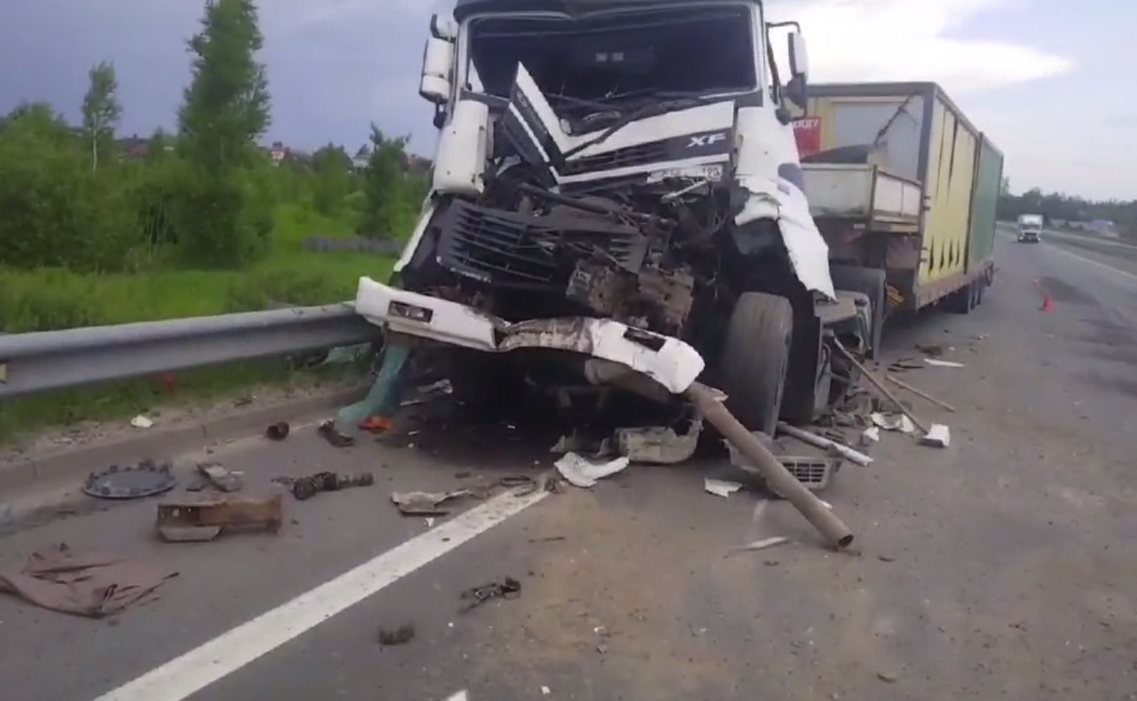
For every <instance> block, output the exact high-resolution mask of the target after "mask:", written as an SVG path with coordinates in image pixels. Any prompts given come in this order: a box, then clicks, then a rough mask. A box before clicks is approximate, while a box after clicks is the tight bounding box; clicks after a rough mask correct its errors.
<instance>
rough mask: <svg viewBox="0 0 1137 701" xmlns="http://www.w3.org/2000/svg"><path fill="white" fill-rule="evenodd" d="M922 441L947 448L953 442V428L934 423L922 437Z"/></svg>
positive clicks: (922, 442)
mask: <svg viewBox="0 0 1137 701" xmlns="http://www.w3.org/2000/svg"><path fill="white" fill-rule="evenodd" d="M920 443H921V444H923V445H930V446H932V447H934V448H946V447H948V444H949V443H951V429H949V428H948V427H947V426H945V425H944V424H932V427H931V428H929V429H928V434H927V435H926V436H924V437H923V438H921V439H920Z"/></svg>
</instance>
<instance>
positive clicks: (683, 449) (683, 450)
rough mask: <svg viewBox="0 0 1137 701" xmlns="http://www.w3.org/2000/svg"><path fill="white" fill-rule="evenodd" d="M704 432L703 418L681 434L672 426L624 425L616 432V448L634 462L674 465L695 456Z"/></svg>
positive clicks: (614, 437)
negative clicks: (625, 426) (640, 426)
mask: <svg viewBox="0 0 1137 701" xmlns="http://www.w3.org/2000/svg"><path fill="white" fill-rule="evenodd" d="M702 432H703V420H702V418H696V419H695V420H694V421H692V422H691V425H690V427H689V428H688V429H687V432H686V433H684V434H682V435H680V434H678V433H676V431H675V429H674V428H671V427H670V426H645V427H642V428H621V429H617V430H616V432H615V434H614V435H613V440H614V443H615V447H616V452H617V453H618V454H619V455H623V456H624V457H626V458H628V460H629V461H630V462H634V463H648V464H652V465H674V464H676V463H681V462H685V461H687V460H690V459H691V456H692V455H694V454H695V448H696V447H697V446H698V445H699V436H700V435H701V434H702Z"/></svg>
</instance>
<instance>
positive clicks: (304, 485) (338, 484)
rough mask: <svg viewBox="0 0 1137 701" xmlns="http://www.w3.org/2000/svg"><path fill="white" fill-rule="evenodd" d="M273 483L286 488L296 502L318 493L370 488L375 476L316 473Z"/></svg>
mask: <svg viewBox="0 0 1137 701" xmlns="http://www.w3.org/2000/svg"><path fill="white" fill-rule="evenodd" d="M273 482H275V483H277V484H280V485H283V486H285V487H288V489H289V491H291V492H292V496H293V497H295V498H296V500H297V501H306V500H308V499H311V498H312V497H314V496H316V495H317V494H319V493H320V492H338V491H340V490H341V489H348V488H350V487H370V486H371V485H373V484H375V475H373V474H371V473H370V472H362V473H360V474H358V475H349V476H344V475H340V474H337V473H335V472H317V473H316V474H314V475H308V476H307V477H277V478H275V479H274V480H273Z"/></svg>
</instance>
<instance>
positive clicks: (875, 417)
mask: <svg viewBox="0 0 1137 701" xmlns="http://www.w3.org/2000/svg"><path fill="white" fill-rule="evenodd" d="M869 419H871V420H872V422H873V425H874V426H876V427H877V428H883V429H884V430H885V431H899V432H900V433H914V432H915V431H916V425H915V424H914V423H912V420H911V419H909V418H908V417H907V416H905V415H904V414H884V413H882V412H879V411H875V412H873V413H872V414H870V415H869Z"/></svg>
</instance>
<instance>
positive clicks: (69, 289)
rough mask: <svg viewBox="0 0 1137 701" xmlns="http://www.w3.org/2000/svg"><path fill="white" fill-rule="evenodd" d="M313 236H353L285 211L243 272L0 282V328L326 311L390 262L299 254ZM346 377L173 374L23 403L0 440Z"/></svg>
mask: <svg viewBox="0 0 1137 701" xmlns="http://www.w3.org/2000/svg"><path fill="white" fill-rule="evenodd" d="M312 235H318V236H327V237H333V238H342V237H348V236H351V235H352V226H351V224H350V222H349V221H347V218H346V217H344V218H343V219H331V218H327V217H322V216H320V215H318V214H314V213H311V212H307V211H305V210H303V209H300V208H298V207H291V206H285V207H281V208H280V210H279V211H278V212H277V217H276V226H275V230H274V239H273V249H272V252H271V254H270V255H269V256H268V257H267V258H266V259H265V260H263V261H261V262H260V263H259V264H257V265H255V266H254V267H252V268H251V269H249V270H242V271H204V270H155V271H152V272H143V273H137V274H118V273H116V274H107V275H81V274H76V273H73V272H70V271H68V270H38V271H16V272H4V273H3V274H2V275H0V329H3V330H4V331H5V332H7V333H21V332H29V331H47V330H52V329H62V328H73V327H79V326H96V325H102V324H121V323H127V322H132V321H152V320H159V319H174V318H180V317H187V316H207V315H213V314H224V313H229V312H237V311H253V310H260V309H265V308H267V307H268V305H269V304H270V303H272V302H277V303H288V304H301V305H312V304H328V303H332V302H339V301H343V300H347V299H352V298H354V297H355V289H356V285H357V282H358V280H359V278H360V276H362V275H368V276H371V277H374V278H376V279H380V280H385V279H386V276H387V275H388V274H389V273H390V270H391V265H392V263H393V261H391V260H389V259H386V258H382V257H379V256H376V255H372V254H363V253H353V252H337V251H320V252H311V251H306V250H305V249H304V247H303V241H304V240H305V239H306V238H307V237H308V236H312ZM343 372H346V370H343V369H323V370H320V371H316V372H313V371H310V370H307V371H300V370H294V369H292V368H290V367H289V366H288V364H287V363H286V362H285V361H283V360H280V361H268V362H244V363H238V364H233V365H227V366H218V367H213V368H202V369H197V370H192V371H186V372H181V373H178V374H177V388H178V389H177V390H176V391H175V392H174V393H172V394H169V393H165V392H164V391H163V390H162V388H161V387H160V386H159V384H158V383H157V382H156V381H155V380H154V378H142V379H138V380H133V381H129V382H121V383H113V384H110V385H103V386H100V387H94V388H84V389H77V390H66V391H60V392H52V393H49V394H44V395H36V396H30V397H22V398H20V399H16V400H12V401H8V402H4V403H3V404H0V440H9V439H11V438H13V437H16V436H19V435H21V434H25V433H27V432H29V431H36V430H39V429H42V428H45V427H50V426H56V425H63V424H69V423H73V422H76V421H83V420H96V421H99V420H118V419H124V418H129V417H130V416H132V415H134V414H136V413H139V412H142V411H147V410H152V409H153V408H155V407H156V406H159V405H165V404H170V403H174V404H187V403H189V404H202V403H209V402H210V401H215V400H217V399H219V398H221V397H223V396H225V395H230V394H234V393H246V392H248V391H249V390H250V389H251V388H254V387H257V386H264V385H279V384H281V383H285V384H292V385H302V386H303V385H311V384H313V383H318V382H320V381H322V380H325V379H327V378H329V377H336V376H339V375H340V374H342V373H343Z"/></svg>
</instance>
